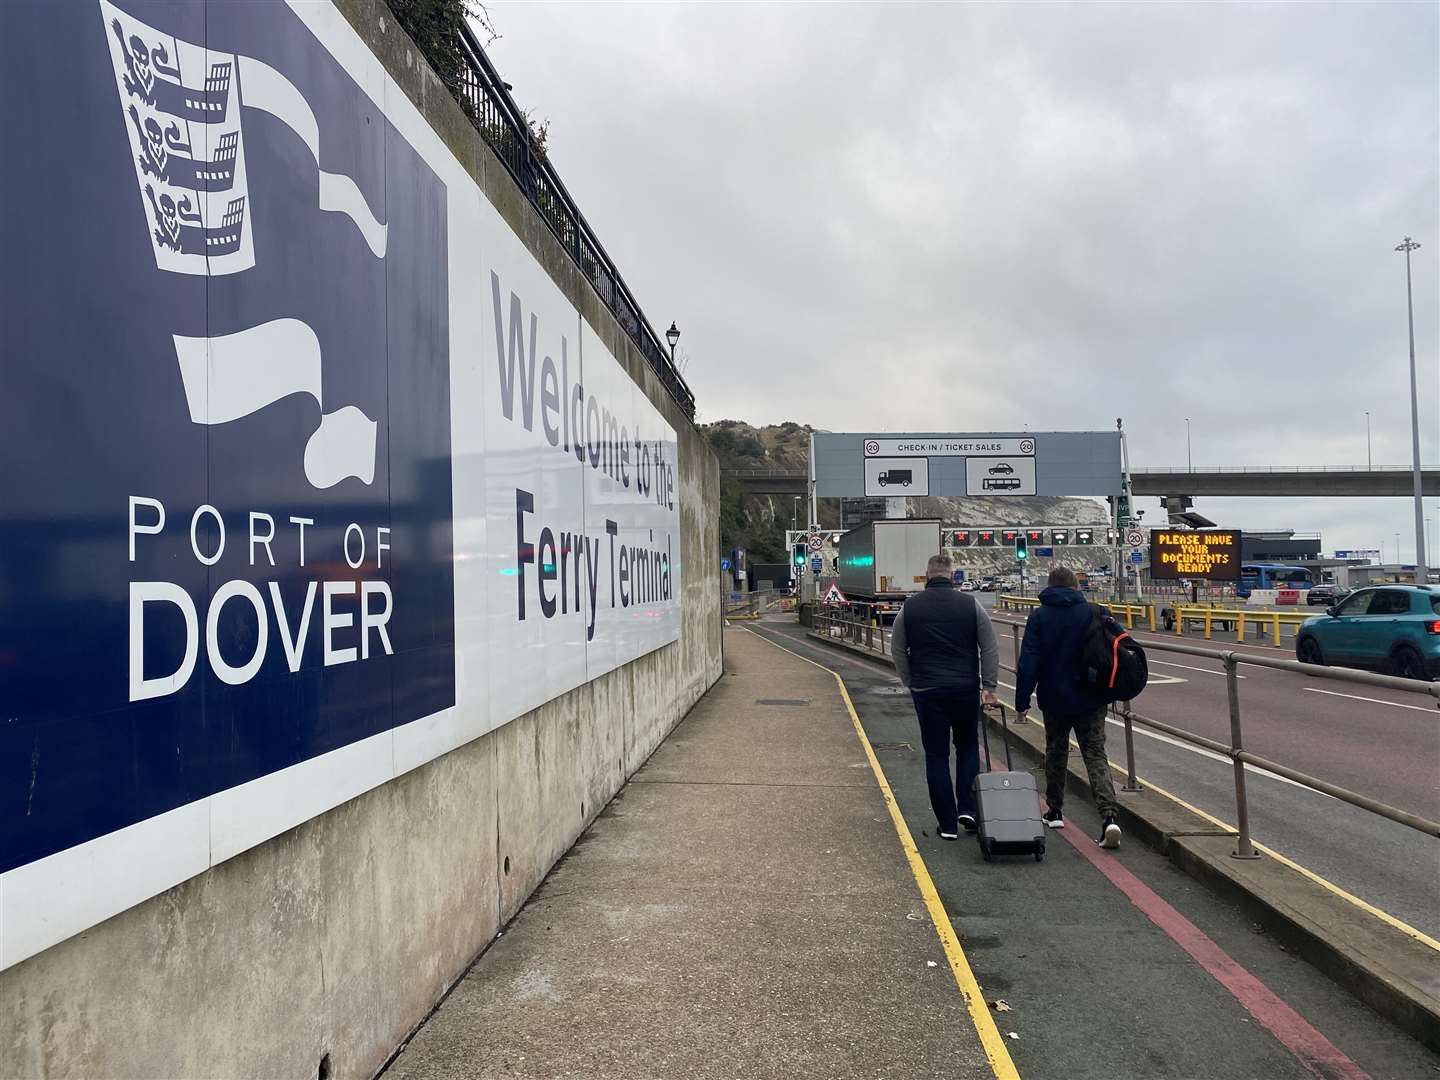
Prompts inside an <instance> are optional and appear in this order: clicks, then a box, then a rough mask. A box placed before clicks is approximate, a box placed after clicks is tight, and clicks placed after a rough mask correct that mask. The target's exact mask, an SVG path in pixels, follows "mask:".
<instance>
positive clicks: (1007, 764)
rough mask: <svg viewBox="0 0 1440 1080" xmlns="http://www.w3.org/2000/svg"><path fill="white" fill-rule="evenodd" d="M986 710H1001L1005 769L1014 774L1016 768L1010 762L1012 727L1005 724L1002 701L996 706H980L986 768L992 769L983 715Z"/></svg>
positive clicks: (988, 738) (987, 734) (988, 737)
mask: <svg viewBox="0 0 1440 1080" xmlns="http://www.w3.org/2000/svg"><path fill="white" fill-rule="evenodd" d="M986 709H999V710H1000V734H1001V739H1002V741H1003V742H1004V743H1005V768H1006V770H1008V771H1009V772H1014V771H1015V766H1014V765H1013V764H1012V763H1011V761H1010V727H1009V725H1008V724H1007V723H1006V722H1005V703H1004V702H1002V701H997V702H996V703H995V704H994V705H981V706H980V711H981V714H982V722H981V725H980V730H981V731H982V732H984V733H985V768H986V769H989V768H990V736H989V733H988V731H987V725H986V724H985V723H984V722H983V714H984V712H985V710H986Z"/></svg>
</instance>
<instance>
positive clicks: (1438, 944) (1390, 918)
mask: <svg viewBox="0 0 1440 1080" xmlns="http://www.w3.org/2000/svg"><path fill="white" fill-rule="evenodd" d="M1001 685H1006V684H1003V683H1002V684H1001ZM1011 689H1014V687H1011ZM1027 719H1028V720H1029V722H1030V723H1032V724H1036V725H1039V726H1040V727H1044V725H1043V724H1041V723H1040V721H1038V720H1036V719H1035V718H1034V717H1033V716H1032V717H1028V718H1027ZM1071 741H1072V742H1074V740H1073V739H1072V740H1071ZM1106 760H1107V761H1109V760H1110V759H1108V758H1107V759H1106ZM1110 768H1111V770H1112V771H1113V772H1114V773H1115V774H1116V775H1117V776H1129V775H1130V774H1129V772H1128V771H1126V769H1125V766H1124V765H1121V764H1120V763H1119V762H1117V761H1110ZM1135 779H1136V780H1138V781H1140V783H1141V785H1143V786H1144V787H1145V788H1147V789H1148V790H1150V791H1153V792H1155V794H1157V795H1163V796H1164V797H1165V798H1167V799H1169V800H1170V801H1171V802H1173V803H1176V804H1178V805H1180V806H1183V807H1184V808H1185V809H1186V810H1189V811H1190V812H1191V813H1192V814H1195V815H1196V816H1198V817H1202V818H1204V819H1205V820H1206V821H1208V822H1210V824H1212V825H1215V826H1218V827H1219V828H1222V829H1224V830H1225V831H1226V832H1229V833H1232V834H1233V833H1236V832H1238V830H1237V829H1236V828H1235V826H1234V825H1231V824H1230V823H1229V822H1227V821H1221V820H1220V819H1219V818H1218V817H1216V816H1215V815H1214V814H1211V813H1208V812H1206V811H1204V810H1201V809H1200V808H1199V807H1198V806H1196V805H1194V804H1193V803H1189V802H1186V801H1185V800H1184V799H1182V798H1180V796H1179V795H1176V794H1174V793H1173V792H1170V791H1166V790H1165V789H1164V788H1163V787H1161V786H1160V785H1159V784H1156V783H1154V782H1153V781H1150V780H1146V779H1145V777H1143V776H1141V775H1140V774H1139V773H1138V772H1137V773H1136V774H1135ZM1251 843H1252V844H1253V845H1254V847H1255V850H1256V851H1262V852H1264V853H1265V854H1266V855H1269V856H1270V857H1271V858H1272V859H1274V860H1275V861H1276V862H1278V863H1280V864H1281V865H1282V866H1288V867H1289V868H1290V869H1291V870H1294V871H1295V872H1296V873H1297V874H1299V875H1301V876H1302V877H1305V878H1308V879H1310V880H1311V881H1313V882H1314V883H1315V884H1316V885H1319V886H1320V887H1321V888H1323V889H1325V890H1327V891H1328V892H1330V893H1332V894H1333V895H1335V896H1338V897H1339V898H1340V899H1341V900H1346V901H1348V902H1350V903H1352V904H1354V905H1355V906H1356V907H1358V908H1359V909H1360V910H1361V911H1364V912H1365V913H1367V914H1369V915H1373V916H1375V918H1377V919H1379V920H1380V921H1381V922H1383V923H1385V924H1387V925H1388V926H1393V927H1394V928H1395V929H1396V930H1399V931H1400V932H1401V933H1402V934H1405V935H1406V936H1407V937H1412V938H1414V939H1415V940H1416V941H1418V942H1420V944H1422V945H1428V946H1429V947H1430V948H1432V949H1434V950H1435V951H1436V952H1440V941H1436V940H1435V939H1434V938H1432V937H1431V936H1430V935H1429V934H1427V933H1425V931H1423V930H1417V929H1415V927H1413V926H1411V925H1410V924H1409V923H1407V922H1405V921H1403V920H1401V919H1397V918H1396V917H1395V916H1394V915H1391V914H1390V913H1389V912H1388V911H1384V910H1382V909H1380V908H1378V907H1376V906H1375V905H1374V904H1371V903H1367V902H1366V901H1364V900H1361V899H1360V897H1358V896H1356V895H1355V894H1354V893H1350V892H1346V891H1345V890H1344V889H1342V888H1341V887H1340V886H1339V885H1336V884H1335V883H1334V882H1333V881H1327V880H1326V879H1325V878H1323V877H1321V876H1320V875H1319V874H1317V873H1315V871H1313V870H1310V869H1307V868H1306V867H1304V866H1301V865H1300V864H1299V863H1297V862H1296V861H1295V860H1294V859H1291V858H1289V857H1288V856H1286V855H1282V854H1281V853H1280V852H1278V851H1276V850H1275V849H1274V848H1272V847H1268V846H1266V845H1265V844H1262V843H1260V841H1258V840H1254V839H1252V840H1251Z"/></svg>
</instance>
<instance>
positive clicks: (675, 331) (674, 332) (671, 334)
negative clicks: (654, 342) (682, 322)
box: [665, 319, 680, 368]
mask: <svg viewBox="0 0 1440 1080" xmlns="http://www.w3.org/2000/svg"><path fill="white" fill-rule="evenodd" d="M665 340H666V341H668V342H669V343H670V367H671V368H674V367H675V346H676V345H677V344H679V342H680V328H679V327H678V326H676V325H675V320H674V319H671V320H670V329H669V330H666V331H665Z"/></svg>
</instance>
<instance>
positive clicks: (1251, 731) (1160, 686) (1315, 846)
mask: <svg viewBox="0 0 1440 1080" xmlns="http://www.w3.org/2000/svg"><path fill="white" fill-rule="evenodd" d="M980 595H982V596H986V594H980ZM987 599H988V597H987ZM993 618H994V620H995V622H996V623H997V624H999V623H1002V622H1004V623H1011V622H1014V623H1020V624H1022V625H1023V619H1022V618H1021V617H1020V616H1018V615H1011V614H1009V613H1005V612H997V613H994V615H993ZM999 637H1000V641H1001V663H1002V664H1005V665H1008V666H1010V667H1014V665H1015V657H1014V641H1013V636H1012V633H1011V632H1010V631H1009V630H1007V629H1005V628H1003V627H1000V628H999ZM1135 637H1136V639H1137V640H1139V641H1140V643H1141V644H1142V645H1143V644H1147V643H1148V644H1150V645H1152V646H1154V645H1163V644H1166V643H1167V642H1173V641H1174V640H1175V638H1174V635H1169V634H1150V633H1145V632H1141V631H1137V632H1135ZM1187 643H1188V644H1201V645H1205V644H1211V645H1213V646H1214V647H1215V648H1217V649H1233V650H1235V651H1237V652H1240V653H1253V654H1256V655H1261V656H1277V655H1278V656H1282V657H1287V658H1289V657H1293V655H1294V654H1293V652H1291V651H1289V650H1288V649H1276V648H1274V647H1273V646H1265V645H1237V644H1236V643H1234V642H1211V643H1206V642H1204V641H1199V642H1195V641H1193V640H1191V641H1187ZM1147 658H1148V659H1149V661H1150V673H1151V681H1150V685H1149V686H1148V687H1147V688H1146V691H1145V693H1144V694H1143V695H1141V697H1140V698H1138V699H1137V700H1136V702H1135V708H1136V709H1137V710H1138V711H1140V712H1142V713H1144V714H1145V715H1147V716H1153V717H1155V718H1156V719H1157V720H1163V721H1165V722H1166V723H1169V724H1172V725H1174V726H1175V727H1179V728H1182V729H1184V730H1186V731H1192V732H1194V733H1195V734H1197V735H1203V736H1206V737H1208V738H1211V739H1216V740H1219V741H1221V742H1225V743H1228V742H1229V741H1230V714H1229V706H1228V703H1227V700H1226V687H1225V676H1224V671H1223V668H1222V667H1221V665H1220V664H1219V663H1218V662H1215V661H1211V660H1206V659H1202V658H1199V657H1194V656H1185V655H1179V654H1175V653H1171V654H1168V655H1167V654H1166V653H1165V652H1163V651H1162V650H1160V649H1158V648H1151V649H1150V650H1149V652H1148V653H1147ZM1241 672H1242V674H1243V680H1242V681H1241V683H1240V709H1241V720H1242V726H1243V734H1244V739H1245V746H1246V749H1248V750H1250V751H1251V752H1252V753H1255V754H1259V755H1261V756H1262V757H1267V758H1270V759H1271V760H1273V761H1277V762H1280V763H1281V764H1284V765H1288V766H1290V767H1291V768H1295V769H1299V770H1300V771H1301V772H1305V773H1308V774H1310V775H1311V776H1315V777H1319V778H1320V779H1322V780H1328V781H1330V782H1331V783H1333V784H1338V785H1340V786H1341V787H1345V788H1349V789H1350V790H1351V791H1356V792H1359V793H1360V794H1363V795H1368V796H1370V797H1372V798H1375V799H1378V800H1380V801H1381V802H1386V803H1389V804H1390V805H1392V806H1395V807H1398V808H1399V809H1402V810H1408V811H1410V812H1412V813H1416V814H1421V815H1424V816H1425V817H1428V818H1430V819H1432V820H1435V819H1437V818H1440V710H1437V709H1436V707H1435V706H1434V705H1427V704H1426V699H1425V698H1423V697H1421V696H1419V695H1416V694H1405V693H1401V692H1399V691H1394V690H1383V689H1378V688H1376V687H1371V686H1363V685H1360V684H1358V683H1355V684H1351V683H1343V682H1336V681H1334V680H1330V679H1318V678H1312V677H1309V676H1306V675H1303V674H1299V673H1295V672H1289V671H1277V670H1273V669H1266V668H1258V667H1244V666H1242V668H1241ZM1004 681H1005V682H1006V683H1007V684H1010V686H1012V687H1013V682H1014V678H1013V676H1010V675H1006V676H1005V680H1004ZM1110 730H1111V737H1110V740H1109V743H1108V749H1109V754H1110V759H1111V760H1112V761H1116V762H1122V763H1123V761H1124V759H1125V743H1124V738H1123V728H1122V726H1121V725H1120V724H1119V722H1118V721H1112V722H1111V728H1110ZM1135 744H1136V745H1135V760H1136V770H1137V772H1138V773H1139V774H1140V776H1141V778H1142V781H1143V780H1149V781H1150V782H1152V783H1153V784H1155V785H1158V786H1159V787H1162V788H1164V789H1165V790H1166V791H1169V792H1171V793H1172V794H1174V795H1177V796H1179V797H1180V798H1181V799H1184V800H1185V801H1186V802H1189V803H1191V804H1192V805H1194V806H1196V807H1198V808H1199V809H1201V810H1204V811H1205V812H1206V813H1209V814H1211V815H1213V816H1215V817H1217V818H1219V819H1220V820H1222V821H1224V822H1225V823H1226V824H1229V825H1233V824H1234V823H1235V785H1234V779H1233V769H1232V767H1231V764H1230V761H1229V759H1228V758H1222V757H1220V756H1219V755H1217V754H1212V753H1210V752H1209V751H1207V750H1202V749H1200V748H1199V747H1192V746H1187V745H1185V744H1183V743H1180V742H1178V741H1177V740H1174V739H1171V738H1170V737H1168V736H1165V735H1162V734H1160V733H1158V732H1150V731H1146V730H1145V729H1144V728H1141V727H1139V726H1136V727H1135ZM1247 778H1248V784H1247V790H1248V794H1249V804H1250V820H1251V832H1252V834H1253V835H1254V837H1255V839H1256V840H1258V841H1260V842H1261V843H1264V844H1266V845H1267V846H1269V847H1271V848H1273V849H1275V850H1277V851H1279V852H1280V853H1281V854H1284V855H1286V856H1288V857H1289V858H1291V859H1293V860H1295V861H1296V862H1298V863H1300V864H1301V865H1302V866H1305V867H1307V868H1308V869H1310V870H1312V871H1314V872H1315V873H1317V874H1320V875H1321V876H1322V877H1325V878H1327V879H1329V880H1330V881H1332V882H1334V883H1335V884H1337V885H1339V886H1340V887H1341V888H1343V889H1345V890H1346V891H1348V892H1351V893H1353V894H1355V895H1356V896H1359V897H1360V898H1362V899H1364V900H1366V901H1368V902H1369V903H1372V904H1374V905H1376V906H1377V907H1379V908H1381V909H1383V910H1385V911H1388V912H1389V913H1390V914H1392V915H1394V916H1396V917H1397V918H1399V919H1401V920H1403V921H1404V922H1407V923H1409V924H1410V925H1411V926H1414V927H1415V928H1417V929H1419V930H1422V931H1423V932H1425V933H1427V934H1429V935H1430V936H1432V937H1437V938H1440V840H1437V839H1435V838H1433V837H1426V836H1423V835H1421V834H1420V833H1417V832H1415V831H1414V830H1412V829H1408V828H1406V827H1405V826H1403V825H1397V824H1395V823H1393V822H1390V821H1387V820H1385V819H1384V818H1380V817H1377V816H1376V815H1374V814H1370V813H1367V812H1366V811H1363V810H1360V809H1357V808H1355V807H1352V806H1350V805H1348V804H1346V803H1342V802H1340V801H1339V800H1337V799H1334V798H1331V797H1330V796H1328V795H1321V794H1319V793H1317V792H1313V791H1309V790H1307V789H1304V788H1301V787H1298V786H1297V785H1295V784H1294V783H1292V782H1291V781H1289V780H1286V779H1283V778H1281V777H1278V776H1275V775H1273V774H1270V773H1266V772H1263V771H1261V770H1256V769H1250V770H1247Z"/></svg>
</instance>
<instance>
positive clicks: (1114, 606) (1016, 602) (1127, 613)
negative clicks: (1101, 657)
mask: <svg viewBox="0 0 1440 1080" xmlns="http://www.w3.org/2000/svg"><path fill="white" fill-rule="evenodd" d="M1095 602H1096V603H1097V604H1098V603H1103V604H1104V606H1105V607H1107V608H1109V609H1110V613H1111V614H1112V615H1114V616H1115V617H1116V618H1117V619H1121V618H1123V619H1124V621H1125V626H1126V628H1127V629H1129V630H1133V629H1135V625H1136V623H1138V622H1142V621H1143V622H1144V623H1146V624H1147V625H1148V626H1149V628H1150V629H1151V630H1152V631H1153V630H1154V629H1155V618H1156V616H1155V605H1154V604H1120V603H1105V602H1104V601H1101V600H1097V601H1095ZM995 605H996V606H997V607H998V608H1000V610H1001V611H1028V610H1030V609H1031V608H1036V607H1039V606H1040V598H1039V597H1036V596H1004V595H1001V596H997V597H996V598H995Z"/></svg>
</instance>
